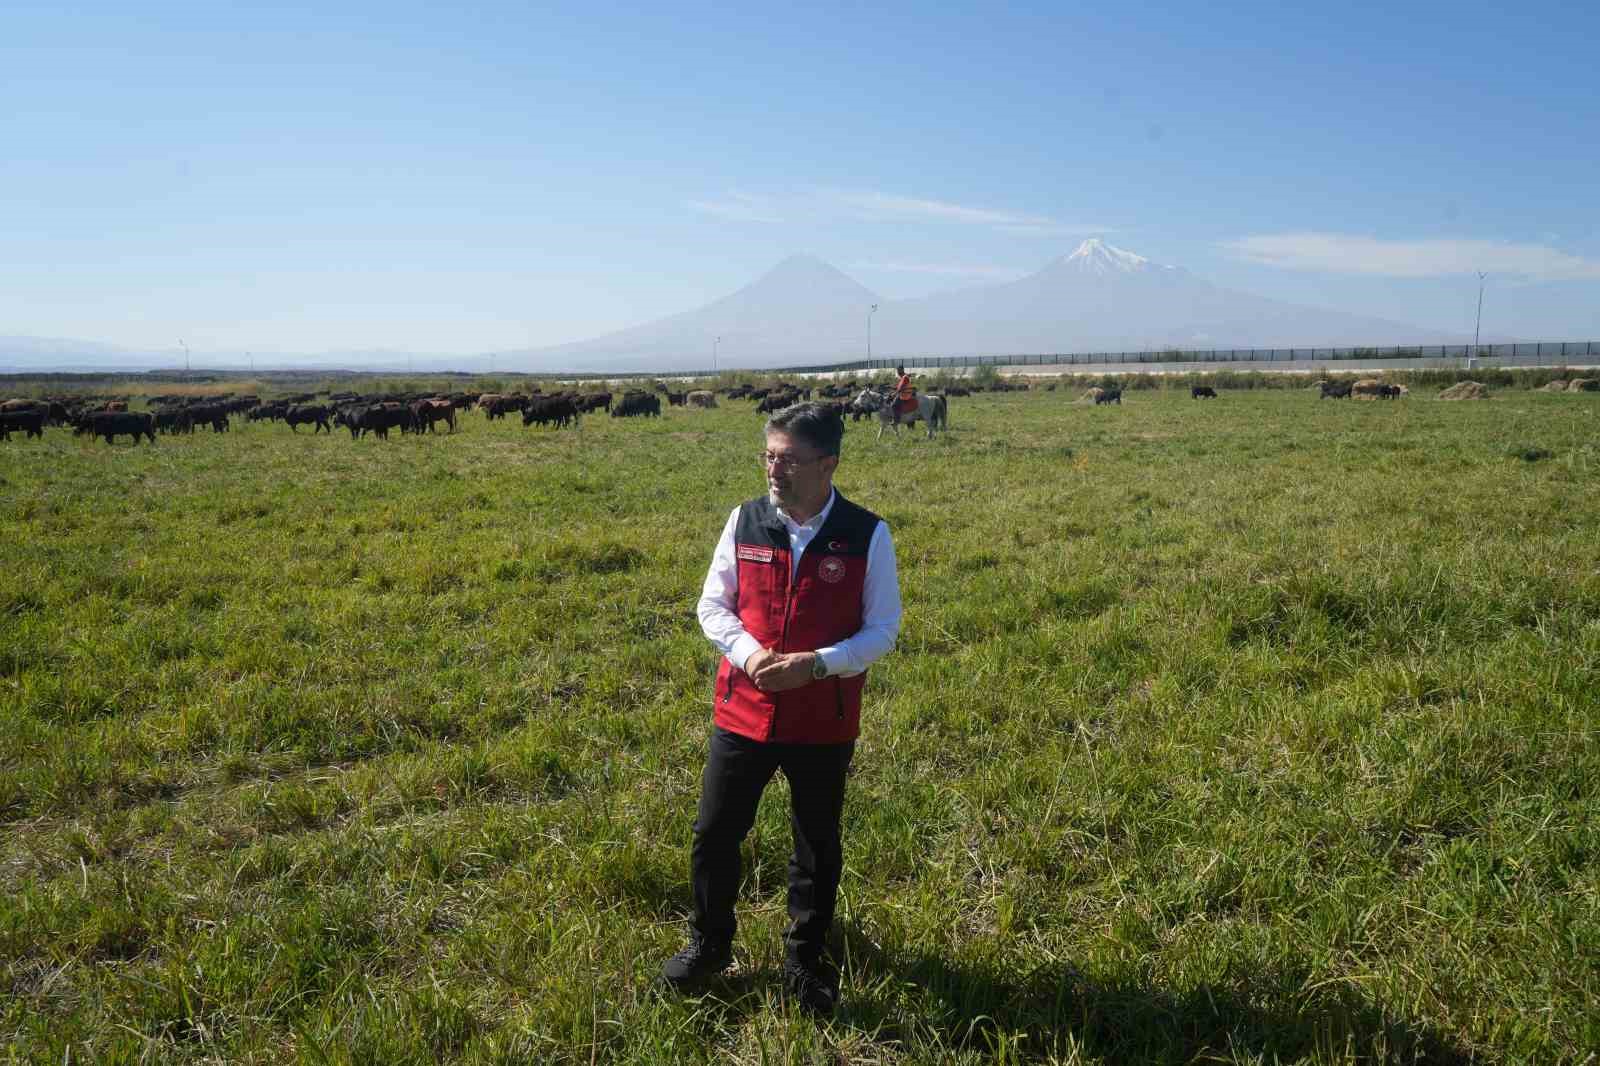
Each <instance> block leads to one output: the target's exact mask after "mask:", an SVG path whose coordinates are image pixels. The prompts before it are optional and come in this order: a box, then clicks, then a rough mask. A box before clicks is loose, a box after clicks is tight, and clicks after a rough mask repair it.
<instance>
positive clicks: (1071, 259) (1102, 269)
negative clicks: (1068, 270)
mask: <svg viewBox="0 0 1600 1066" xmlns="http://www.w3.org/2000/svg"><path fill="white" fill-rule="evenodd" d="M1066 261H1067V265H1069V266H1072V267H1075V268H1076V269H1078V270H1082V271H1085V272H1087V273H1092V274H1132V273H1134V272H1136V271H1140V270H1147V269H1149V267H1150V266H1151V263H1150V260H1148V259H1146V258H1145V257H1144V256H1142V255H1135V254H1134V253H1132V252H1125V251H1123V250H1122V249H1121V248H1116V247H1113V246H1111V245H1109V244H1107V243H1106V242H1105V241H1102V240H1101V239H1100V238H1099V237H1090V238H1089V239H1088V240H1086V241H1084V242H1083V243H1082V244H1080V245H1078V250H1077V251H1075V252H1073V253H1072V254H1071V255H1069V256H1067V260H1066Z"/></svg>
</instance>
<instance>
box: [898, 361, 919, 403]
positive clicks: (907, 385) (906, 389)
mask: <svg viewBox="0 0 1600 1066" xmlns="http://www.w3.org/2000/svg"><path fill="white" fill-rule="evenodd" d="M894 372H895V373H896V374H899V375H900V380H899V381H896V382H895V383H894V393H895V397H896V399H897V400H898V401H899V402H898V403H897V404H896V405H895V413H896V414H910V413H911V412H912V411H915V410H916V409H917V387H916V386H915V385H913V384H911V375H910V374H907V373H906V368H905V367H903V366H897V367H895V368H894Z"/></svg>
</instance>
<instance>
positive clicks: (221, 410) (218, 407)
mask: <svg viewBox="0 0 1600 1066" xmlns="http://www.w3.org/2000/svg"><path fill="white" fill-rule="evenodd" d="M183 413H184V414H185V415H187V416H188V419H189V425H190V426H191V427H192V426H197V425H201V424H205V425H209V426H210V427H211V430H212V432H213V433H226V432H227V431H228V407H227V405H226V404H220V403H196V404H190V405H189V406H188V407H186V408H184V409H183Z"/></svg>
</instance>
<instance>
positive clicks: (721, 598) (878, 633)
mask: <svg viewBox="0 0 1600 1066" xmlns="http://www.w3.org/2000/svg"><path fill="white" fill-rule="evenodd" d="M838 495H839V494H838V493H837V492H834V491H831V490H830V491H829V493H828V502H827V503H826V504H825V505H824V506H823V508H822V510H821V511H818V512H817V513H816V514H815V515H813V516H812V517H811V518H810V519H809V520H807V521H805V522H796V521H795V520H794V519H792V518H790V517H789V516H788V515H787V514H785V513H784V512H783V509H782V508H778V517H779V518H780V519H782V520H783V525H784V528H785V529H787V530H788V531H789V580H790V581H791V582H792V581H793V580H794V577H795V575H796V574H797V573H799V572H800V556H801V555H803V554H804V553H805V550H806V546H807V545H809V544H810V543H811V538H812V537H814V536H816V535H817V531H818V530H820V529H821V528H822V524H823V523H824V522H826V521H827V520H828V513H829V512H830V511H832V510H833V501H834V500H836V499H837V498H838ZM738 524H739V508H737V507H735V508H734V509H733V513H732V514H730V515H729V516H728V522H727V525H725V526H723V527H722V539H721V540H719V541H717V550H716V552H715V553H714V554H713V555H712V556H711V569H710V571H709V572H708V573H707V574H706V583H705V586H704V587H703V588H701V590H700V603H699V605H698V607H697V609H696V611H695V613H696V614H698V615H699V616H700V629H701V630H702V631H703V632H704V633H705V635H706V639H707V640H709V641H711V643H713V644H715V645H716V646H717V650H718V651H720V652H722V654H724V655H726V656H727V657H728V661H729V662H731V663H732V664H733V665H734V666H736V667H738V668H739V669H740V670H743V669H744V664H745V660H747V659H749V658H750V656H751V655H753V654H754V653H756V652H758V651H760V650H761V642H760V641H758V640H757V639H756V638H755V637H752V636H751V635H750V634H749V633H747V632H745V628H744V625H743V624H741V623H740V621H739V615H738V607H739V560H738V559H737V558H736V557H735V555H734V541H733V534H734V529H735V527H737V526H738ZM899 635H900V577H899V574H898V573H897V572H896V571H895V562H894V541H893V540H892V539H891V538H890V536H889V524H888V523H887V522H882V521H880V522H879V523H878V527H877V528H876V529H874V530H873V531H872V541H871V542H870V543H869V544H868V545H867V575H866V587H865V588H864V589H863V590H862V600H861V628H860V629H859V630H857V631H856V632H855V633H854V634H853V635H851V636H849V637H846V638H845V639H844V640H841V641H840V642H839V643H837V644H830V645H828V646H827V647H825V648H818V649H816V653H817V655H818V656H820V657H821V658H822V662H823V665H824V666H826V667H827V669H828V676H829V677H833V676H835V675H837V676H840V677H854V676H855V675H857V674H860V673H862V672H863V671H865V670H866V668H867V667H868V666H869V665H870V664H871V663H873V662H874V661H875V660H877V659H880V658H882V657H883V656H885V655H887V654H888V653H889V652H890V650H892V649H893V648H894V642H895V638H896V637H898V636H899Z"/></svg>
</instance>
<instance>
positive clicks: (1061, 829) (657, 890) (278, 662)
mask: <svg viewBox="0 0 1600 1066" xmlns="http://www.w3.org/2000/svg"><path fill="white" fill-rule="evenodd" d="M1076 392H1077V390H1076V389H1074V390H1071V391H1070V392H1065V393H1064V392H1062V391H1060V390H1058V391H1057V392H1055V393H1051V394H1043V393H1032V394H1012V395H1005V396H977V397H972V398H971V399H967V400H954V401H952V405H951V417H952V423H953V426H954V429H953V432H951V433H950V434H949V435H948V436H945V437H943V438H941V439H938V440H935V441H933V442H931V443H930V442H928V441H925V440H922V439H920V438H913V439H901V440H887V439H886V440H884V441H882V442H874V441H873V439H872V431H871V430H869V429H867V428H866V425H865V423H863V424H862V425H860V426H853V427H852V428H851V429H850V431H849V433H848V435H847V438H846V449H845V458H844V462H843V465H842V467H841V472H840V479H839V482H840V485H841V488H842V489H843V490H844V491H845V492H846V493H847V494H849V495H850V496H852V498H854V499H856V500H858V501H860V502H862V503H864V504H866V505H867V506H869V507H872V508H873V509H875V510H877V511H879V512H880V513H881V514H883V515H885V516H886V517H887V518H888V519H889V520H890V522H891V524H892V526H893V529H894V532H895V538H896V542H897V545H898V549H899V556H900V563H901V573H902V587H903V592H904V597H905V603H906V620H905V626H904V629H903V631H902V634H901V640H900V646H899V648H898V650H897V651H896V652H895V653H894V654H893V655H892V656H890V657H889V658H888V659H887V660H885V661H884V662H883V663H882V664H881V665H880V666H879V667H877V668H875V670H874V672H873V674H872V679H871V681H870V683H869V686H868V696H867V708H866V711H865V713H864V716H863V719H864V723H865V724H864V732H863V738H862V742H861V744H860V747H859V749H858V754H857V757H856V763H855V768H854V772H853V775H852V780H851V784H850V791H849V797H848V800H847V807H846V813H845V837H846V863H847V871H846V876H845V881H844V886H843V890H842V899H841V915H840V919H841V920H840V930H839V933H840V951H841V953H842V955H843V956H844V957H845V960H846V962H847V974H846V982H845V1003H844V1006H843V1007H842V1008H841V1011H840V1014H839V1016H838V1017H837V1018H836V1019H835V1020H834V1021H833V1022H832V1023H830V1024H827V1025H821V1026H819V1025H817V1024H815V1023H813V1022H811V1021H810V1020H808V1019H805V1018H804V1017H800V1016H796V1015H795V1014H793V1013H792V1012H791V1011H790V1010H789V1009H788V1008H786V1007H785V1006H784V1004H783V1003H782V1001H781V999H780V998H779V997H778V995H777V981H776V974H777V967H778V963H779V961H780V950H781V949H780V946H779V936H780V933H781V930H782V927H783V925H784V921H785V918H784V912H783V884H784V865H785V861H786V858H787V854H788V847H789V830H788V821H787V816H786V813H785V805H786V799H785V790H784V787H783V785H782V784H781V782H779V783H776V784H775V786H774V788H773V791H772V794H771V795H770V796H769V798H768V802H767V804H766V805H765V807H764V808H763V811H762V815H761V817H760V819H759V821H758V823H757V826H756V829H755V831H754V833H753V834H752V838H751V840H750V841H749V843H748V845H747V857H748V859H749V863H748V876H747V883H746V884H745V886H744V890H743V893H742V898H741V904H740V917H741V922H742V925H741V933H740V940H739V944H738V947H737V953H738V956H739V959H740V963H741V968H740V971H739V974H738V976H737V977H736V978H735V979H733V980H731V981H730V982H729V983H728V984H727V986H726V987H724V988H722V989H720V990H719V991H718V993H717V994H715V995H710V996H706V997H703V998H698V999H690V1000H686V1001H680V1000H673V999H668V998H661V997H660V996H658V995H656V994H655V993H654V992H653V991H652V988H651V984H652V981H653V979H654V976H655V974H656V972H657V968H658V966H659V964H660V961H661V960H662V959H663V958H664V957H665V956H666V955H668V954H670V953H671V952H672V951H674V950H676V948H677V947H678V946H679V945H680V943H681V941H682V939H683V936H684V928H685V927H684V919H685V916H686V914H687V910H688V888H687V861H688V860H687V857H688V843H689V836H690V825H691V822H692V819H693V815H694V805H695V800H696V797H697V795H698V783H699V781H698V775H699V771H700V767H701V763H702V758H703V752H704V750H705V738H706V732H707V728H708V724H709V714H710V708H709V700H708V696H709V690H710V686H711V674H712V670H713V667H714V653H713V651H712V650H711V648H710V646H709V644H708V643H707V642H706V641H705V640H704V638H703V637H702V636H701V635H700V633H699V629H698V626H697V625H696V623H695V620H694V614H693V602H694V598H695V596H696V594H697V592H698V589H699V585H700V581H701V579H702V578H703V575H704V568H705V566H706V564H707V562H708V560H709V557H710V552H711V547H712V545H713V543H714V540H715V537H716V535H717V532H718V530H719V529H720V528H721V525H722V522H723V521H724V519H725V518H726V516H727V512H728V509H729V508H730V507H732V506H733V504H734V503H736V502H737V501H739V500H741V499H744V498H746V497H749V496H751V495H754V494H755V493H757V492H758V491H760V487H761V486H760V479H759V471H758V469H757V467H756V464H755V462H754V460H753V456H754V454H755V452H756V450H757V448H758V446H759V426H760V419H759V417H758V416H756V415H755V414H754V413H752V412H751V410H750V409H749V407H748V405H746V404H744V403H742V402H732V403H727V404H725V405H724V406H723V408H722V409H720V410H718V411H714V412H685V411H681V410H672V411H670V412H669V414H668V416H667V417H665V418H663V419H661V420H659V421H650V422H644V421H641V420H628V421H613V420H611V419H608V418H603V417H602V418H593V417H590V418H586V419H585V420H584V423H583V426H582V428H581V429H580V430H579V431H577V432H572V431H570V430H568V431H562V432H556V431H550V430H544V431H540V430H523V429H522V428H521V427H520V426H518V425H516V424H515V423H514V422H505V423H498V424H494V425H486V424H485V423H484V422H483V421H482V420H481V419H479V418H478V417H477V416H472V417H469V418H468V419H466V420H465V422H464V426H463V429H462V431H461V432H459V433H457V434H455V435H454V436H436V437H431V438H421V439H415V438H408V439H400V438H395V439H392V440H391V441H389V442H388V443H387V444H385V443H383V442H379V441H375V440H371V439H367V440H362V441H358V442H352V441H351V440H350V439H349V437H348V435H344V434H341V435H338V436H334V437H328V436H316V437H313V436H311V435H309V434H307V433H304V432H302V433H300V434H298V435H296V434H291V433H290V432H289V431H288V430H286V429H284V428H283V427H282V426H277V425H273V426H244V427H241V428H238V429H236V430H235V431H234V432H232V433H230V434H226V435H212V434H210V433H197V434H195V435H194V436H193V437H188V438H162V439H161V441H160V443H158V444H157V445H156V446H154V447H150V446H148V445H144V446H140V447H138V448H131V447H129V446H128V445H127V444H126V443H122V444H119V445H117V446H115V447H111V448H108V447H106V446H105V445H104V444H102V443H95V442H90V441H85V440H78V439H74V438H73V437H71V436H70V435H69V434H67V433H65V432H64V431H60V430H55V431H50V432H49V433H48V434H47V436H46V439H45V440H44V441H43V442H40V441H32V442H26V441H21V440H20V438H18V439H14V440H13V441H12V442H11V443H10V444H9V445H7V444H0V573H3V574H4V578H3V581H0V967H3V969H0V1041H3V1046H4V1047H5V1048H6V1051H7V1053H8V1054H9V1056H10V1057H11V1058H12V1059H14V1060H16V1061H36V1062H50V1063H61V1062H101V1063H119V1062H128V1063H131V1062H162V1063H198V1062H223V1061H226V1062H262V1063H266V1062H306V1063H325V1062H326V1063H358V1062H359V1063H383V1064H393V1063H409V1062H415V1063H432V1062H439V1061H462V1062H472V1063H490V1062H494V1063H500V1062H504V1063H526V1062H570V1063H588V1062H663V1063H666V1062H695V1061H711V1062H737V1063H752V1064H754V1063H767V1062H818V1063H824V1062H826V1063H838V1062H850V1063H857V1062H885V1063H950V1062H955V1063H978V1062H1061V1063H1076V1062H1084V1063H1088V1062H1099V1063H1127V1062H1145V1061H1149V1062H1170V1063H1188V1062H1197V1061H1205V1062H1209V1061H1232V1062H1249V1063H1255V1062H1262V1063H1265V1062H1314V1063H1346V1062H1369V1061H1383V1062H1410V1061H1421V1062H1469V1061H1470V1062H1484V1063H1521V1062H1548V1063H1568V1062H1581V1061H1584V1060H1585V1057H1586V1056H1588V1055H1590V1054H1591V1053H1593V1052H1594V1051H1595V1049H1597V1048H1600V804H1597V801H1596V795H1597V782H1600V737H1597V726H1600V715H1597V709H1596V703H1597V699H1596V693H1597V692H1600V570H1597V567H1600V503H1597V493H1596V487H1597V482H1600V447H1597V443H1596V436H1595V428H1596V425H1597V418H1600V397H1596V396H1586V395H1571V396H1569V395H1565V394H1557V395H1546V394H1533V393H1529V392H1524V391H1503V392H1500V393H1498V394H1497V396H1496V398H1495V399H1493V400H1491V401H1489V402H1486V403H1457V404H1448V403H1435V402H1432V401H1431V400H1429V399H1427V398H1425V397H1424V395H1421V394H1418V395H1414V396H1413V397H1412V398H1411V399H1409V400H1405V401H1398V402H1393V403H1357V402H1350V401H1346V402H1342V403H1340V402H1320V401H1318V400H1316V399H1315V398H1314V397H1313V396H1312V395H1311V394H1309V393H1306V392H1304V391H1303V390H1292V391H1291V390H1254V391H1250V392H1240V393H1226V394H1224V396H1223V397H1222V399H1220V400H1217V401H1212V402H1205V403H1194V402H1191V401H1190V400H1188V398H1187V396H1186V395H1185V394H1182V393H1179V392H1177V391H1175V390H1153V391H1141V392H1137V393H1133V394H1130V395H1129V397H1128V399H1127V401H1126V403H1125V405H1124V406H1122V407H1120V408H1094V407H1091V406H1087V405H1081V404H1074V403H1071V402H1070V400H1071V398H1072V397H1073V396H1074V395H1076Z"/></svg>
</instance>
